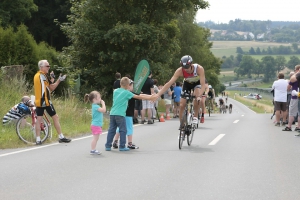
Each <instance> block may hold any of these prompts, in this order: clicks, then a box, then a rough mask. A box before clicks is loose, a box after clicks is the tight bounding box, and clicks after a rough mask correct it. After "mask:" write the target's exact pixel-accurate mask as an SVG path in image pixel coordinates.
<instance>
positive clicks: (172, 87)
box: [170, 83, 176, 112]
mask: <svg viewBox="0 0 300 200" xmlns="http://www.w3.org/2000/svg"><path fill="white" fill-rule="evenodd" d="M175 86H176V83H173V84H172V85H171V87H170V90H171V92H172V99H171V107H170V108H171V110H170V111H171V112H173V111H174V87H175Z"/></svg>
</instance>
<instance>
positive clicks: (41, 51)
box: [0, 0, 221, 95]
mask: <svg viewBox="0 0 300 200" xmlns="http://www.w3.org/2000/svg"><path fill="white" fill-rule="evenodd" d="M208 5H209V4H208V2H207V1H204V0H183V1H179V2H177V1H146V0H123V1H117V0H102V1H99V0H73V1H68V0H56V1H44V0H27V1H24V0H14V1H9V0H2V1H1V2H0V19H1V20H0V25H1V27H2V28H1V31H2V32H3V33H4V32H5V37H9V41H15V40H17V39H16V38H18V36H16V34H17V33H18V30H19V29H22V32H23V34H24V35H25V36H26V37H25V39H24V43H23V44H21V43H18V42H16V43H13V44H14V47H13V48H11V49H9V48H8V46H9V45H8V43H7V42H5V39H2V40H1V39H0V43H1V42H2V43H3V46H2V47H3V48H2V49H8V50H9V51H6V52H5V53H3V52H1V53H3V56H2V57H1V58H0V59H1V60H0V63H1V66H5V65H14V64H18V65H24V66H26V70H25V73H26V78H27V79H28V81H29V82H30V83H32V79H33V74H34V73H35V72H36V71H37V61H38V60H40V59H48V60H49V61H50V63H51V65H52V66H51V68H52V69H54V70H55V72H58V73H59V72H61V71H63V72H64V73H68V74H69V76H68V79H69V80H73V79H77V78H78V77H80V79H78V80H80V84H79V85H81V93H86V92H89V91H90V90H91V89H97V90H101V91H107V94H108V95H111V93H110V91H111V89H112V83H113V81H114V74H115V73H116V72H120V73H121V74H122V75H126V74H130V75H131V76H132V77H133V76H134V72H135V68H136V65H137V63H138V62H139V61H140V60H141V59H147V60H148V61H149V63H150V67H151V69H152V71H153V74H154V78H157V79H158V80H160V84H164V83H165V81H167V80H168V79H169V78H170V77H171V76H172V74H173V72H174V70H175V69H177V68H178V67H179V61H180V58H181V57H182V56H183V55H186V54H189V55H191V56H192V57H193V59H194V61H195V62H197V63H199V64H200V65H202V66H203V67H204V68H205V72H206V78H207V79H208V81H209V82H210V83H211V85H213V86H214V87H215V89H216V90H218V88H220V87H221V84H220V83H219V80H218V74H219V73H220V66H221V60H220V59H219V58H216V57H215V56H214V55H213V54H212V53H211V51H210V48H211V47H212V43H211V42H210V41H209V40H208V38H209V36H210V32H209V30H207V29H205V28H202V27H199V26H198V25H197V24H195V23H194V18H195V14H196V12H197V10H199V9H205V8H207V7H208ZM26 38H31V39H30V40H29V39H26ZM26 41H27V43H26ZM29 41H30V42H29ZM7 45H8V46H7ZM20 45H23V46H22V48H21V46H20ZM18 48H20V49H30V50H29V51H25V50H24V51H23V52H19V51H14V50H15V49H18ZM59 70H60V71H59ZM69 83H70V82H69ZM70 84H71V85H75V82H72V81H71V83H70Z"/></svg>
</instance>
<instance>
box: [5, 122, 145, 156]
mask: <svg viewBox="0 0 300 200" xmlns="http://www.w3.org/2000/svg"><path fill="white" fill-rule="evenodd" d="M140 125H141V124H136V125H134V126H140ZM102 134H107V131H105V132H103V133H102ZM90 137H92V135H89V136H84V137H80V138H76V139H72V141H77V140H83V139H87V138H90ZM58 144H60V143H59V142H57V143H52V144H47V145H42V146H39V147H33V148H30V149H24V150H20V151H13V152H10V153H5V154H1V155H0V157H4V156H9V155H13V154H18V153H23V152H27V151H33V150H37V149H42V148H46V147H51V146H55V145H58Z"/></svg>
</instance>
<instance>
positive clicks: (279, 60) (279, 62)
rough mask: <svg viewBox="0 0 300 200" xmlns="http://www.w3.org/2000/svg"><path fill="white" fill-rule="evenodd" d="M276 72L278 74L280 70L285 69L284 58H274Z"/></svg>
mask: <svg viewBox="0 0 300 200" xmlns="http://www.w3.org/2000/svg"><path fill="white" fill-rule="evenodd" d="M275 62H276V71H277V73H279V72H280V71H281V70H283V69H284V68H285V63H286V59H285V57H284V56H276V58H275Z"/></svg>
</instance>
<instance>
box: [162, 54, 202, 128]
mask: <svg viewBox="0 0 300 200" xmlns="http://www.w3.org/2000/svg"><path fill="white" fill-rule="evenodd" d="M179 77H183V78H184V81H183V86H182V92H181V98H180V110H179V119H182V115H183V112H184V108H185V105H186V99H185V95H186V94H188V93H190V92H191V90H194V93H193V94H194V96H196V98H197V100H201V95H202V94H203V93H204V91H205V74H204V68H203V67H202V66H201V65H199V64H196V63H195V64H193V58H192V57H191V56H189V55H186V56H183V57H182V58H181V60H180V67H179V68H178V69H177V70H176V71H175V73H174V75H173V76H172V78H171V79H170V80H169V82H167V83H166V84H165V85H164V86H163V88H162V89H161V90H160V91H159V92H158V93H157V94H156V97H157V98H159V97H160V96H161V95H162V94H163V93H164V92H165V91H166V90H167V89H168V88H170V87H171V85H172V84H173V83H174V82H176V80H177V79H178V78H179ZM200 85H201V89H200ZM199 108H200V104H198V103H197V101H194V117H193V123H194V124H197V123H198V113H199Z"/></svg>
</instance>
